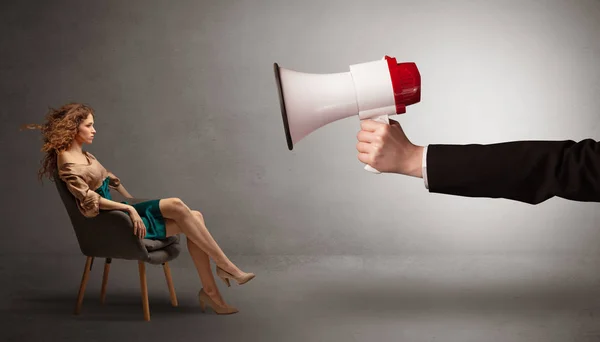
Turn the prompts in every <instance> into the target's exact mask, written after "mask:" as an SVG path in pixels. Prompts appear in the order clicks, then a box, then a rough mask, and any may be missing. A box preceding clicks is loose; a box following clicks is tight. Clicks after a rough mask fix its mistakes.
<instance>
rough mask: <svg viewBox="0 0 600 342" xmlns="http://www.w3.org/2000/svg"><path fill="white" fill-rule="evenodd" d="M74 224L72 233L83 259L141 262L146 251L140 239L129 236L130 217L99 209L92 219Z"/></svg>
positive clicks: (122, 213) (115, 211)
mask: <svg viewBox="0 0 600 342" xmlns="http://www.w3.org/2000/svg"><path fill="white" fill-rule="evenodd" d="M82 218H83V220H81V221H80V222H78V223H79V224H77V225H76V229H75V232H76V234H77V240H78V241H79V247H80V249H81V252H82V253H83V254H84V255H86V256H93V257H101V258H115V259H128V260H145V259H147V258H148V251H147V250H146V247H145V246H144V244H143V242H142V239H141V238H139V237H138V236H136V235H134V234H133V224H132V221H131V218H130V217H129V215H127V214H126V213H124V212H122V211H120V210H100V213H99V214H98V215H96V216H94V217H90V218H85V217H82Z"/></svg>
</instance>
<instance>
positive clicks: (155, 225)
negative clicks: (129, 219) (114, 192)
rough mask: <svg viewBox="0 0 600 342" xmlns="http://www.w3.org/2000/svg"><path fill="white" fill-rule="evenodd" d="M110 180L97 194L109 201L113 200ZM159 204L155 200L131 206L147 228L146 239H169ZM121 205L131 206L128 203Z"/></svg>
mask: <svg viewBox="0 0 600 342" xmlns="http://www.w3.org/2000/svg"><path fill="white" fill-rule="evenodd" d="M109 180H110V179H109V178H108V177H106V178H105V179H104V181H103V182H102V185H101V186H100V187H99V188H98V189H96V192H97V193H98V194H99V195H100V196H102V197H104V198H106V199H108V200H112V196H111V195H110V188H109V187H108V183H109ZM159 202H160V200H159V199H155V200H149V201H143V202H140V203H135V204H132V205H131V206H132V207H134V208H135V211H137V213H138V214H139V215H140V217H141V218H142V221H143V222H144V225H145V226H146V236H144V239H150V240H162V239H165V238H166V237H167V228H166V225H165V219H164V217H163V216H162V213H161V212H160V207H159V205H158V204H159ZM121 203H125V204H129V203H127V202H126V201H123V202H121Z"/></svg>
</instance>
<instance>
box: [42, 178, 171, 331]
mask: <svg viewBox="0 0 600 342" xmlns="http://www.w3.org/2000/svg"><path fill="white" fill-rule="evenodd" d="M54 183H55V184H56V188H57V189H58V192H59V194H60V198H61V199H62V201H63V204H64V206H65V208H66V210H67V213H68V215H69V218H70V220H71V224H72V226H73V229H74V230H75V235H76V236H77V242H78V243H79V248H80V250H81V252H82V253H83V255H85V256H86V257H87V259H86V261H85V268H84V270H83V276H82V278H81V284H80V286H79V293H78V295H77V304H76V305H75V312H74V313H75V314H76V315H77V314H79V313H80V311H81V305H82V303H83V295H84V293H85V287H86V284H87V281H88V277H89V273H90V271H91V270H92V264H93V262H94V258H105V263H104V274H103V276H102V287H101V291H100V302H101V303H102V304H104V300H105V298H106V284H107V282H108V273H109V271H110V264H111V261H112V259H125V260H137V261H138V269H139V275H140V286H141V293H142V307H143V311H144V319H145V320H146V321H150V306H149V303H148V286H147V282H146V263H148V264H152V265H158V264H162V266H163V270H164V273H165V277H166V280H167V286H168V288H169V293H170V296H171V305H172V306H177V297H176V295H175V288H174V287H173V280H172V278H171V270H170V268H169V263H168V262H169V261H171V260H173V259H175V258H177V257H178V256H179V253H180V252H181V247H180V244H179V235H175V236H170V237H167V238H166V239H164V240H148V239H141V238H139V237H137V236H135V235H134V234H133V225H132V223H131V218H130V217H129V215H128V214H126V213H125V212H123V211H120V210H102V211H101V212H100V214H98V215H97V216H95V217H91V218H88V217H85V216H83V214H81V212H80V211H79V209H78V208H77V203H76V199H75V197H74V196H73V195H72V194H71V193H70V192H69V190H68V188H67V185H66V184H65V183H64V182H63V181H62V180H61V179H60V178H59V176H58V172H57V171H55V172H54Z"/></svg>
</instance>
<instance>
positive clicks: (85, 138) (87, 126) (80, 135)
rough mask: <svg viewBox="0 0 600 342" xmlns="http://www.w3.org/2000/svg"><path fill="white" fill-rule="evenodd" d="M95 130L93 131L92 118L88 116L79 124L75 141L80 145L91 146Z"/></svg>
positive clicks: (90, 115)
mask: <svg viewBox="0 0 600 342" xmlns="http://www.w3.org/2000/svg"><path fill="white" fill-rule="evenodd" d="M95 134H96V130H95V129H94V116H93V115H92V114H88V116H87V118H86V119H85V120H83V121H82V122H81V124H79V127H78V129H77V135H76V136H75V139H76V140H77V141H78V142H80V143H81V144H91V143H92V141H93V140H94V135H95Z"/></svg>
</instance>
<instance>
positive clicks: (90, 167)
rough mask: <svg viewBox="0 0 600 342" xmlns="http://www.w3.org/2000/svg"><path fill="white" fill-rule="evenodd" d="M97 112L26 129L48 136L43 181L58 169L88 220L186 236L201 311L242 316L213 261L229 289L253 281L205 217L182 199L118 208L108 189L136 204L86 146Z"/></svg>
mask: <svg viewBox="0 0 600 342" xmlns="http://www.w3.org/2000/svg"><path fill="white" fill-rule="evenodd" d="M94 115H95V114H94V110H93V109H92V108H90V107H88V106H86V105H83V104H79V103H70V104H67V105H64V106H63V107H61V108H59V109H57V110H50V112H49V113H48V115H47V121H46V123H45V124H44V125H43V126H39V125H27V126H26V127H27V128H29V129H41V130H42V134H43V136H44V145H43V147H42V151H43V152H45V156H44V159H43V160H42V167H41V169H40V170H39V175H38V176H39V178H40V180H41V179H42V177H43V176H44V175H45V176H46V177H48V178H49V179H50V180H52V179H53V177H52V175H53V173H54V171H55V170H56V169H58V174H59V176H60V179H62V180H63V181H64V182H65V183H66V185H67V187H68V189H69V191H70V192H71V193H72V194H73V196H75V198H76V199H77V201H76V202H77V206H78V208H79V210H80V211H81V213H82V214H83V215H84V216H86V217H94V216H96V215H98V214H99V212H100V210H123V211H125V212H127V213H128V214H129V216H130V217H131V220H132V223H133V229H134V231H133V233H134V234H136V235H137V236H139V237H140V238H146V239H164V238H166V237H168V236H171V235H174V234H178V233H183V234H185V235H186V237H187V246H188V250H189V252H190V255H191V257H192V259H193V261H194V264H195V266H196V269H197V271H198V274H199V276H200V280H201V282H202V284H203V285H204V287H203V288H201V289H200V292H199V294H198V296H199V300H200V304H201V306H202V308H204V305H205V304H207V305H209V306H211V307H212V308H213V310H214V311H215V312H216V313H217V314H233V313H236V312H238V310H237V309H236V308H234V307H232V306H229V305H227V304H226V303H225V301H224V300H223V298H222V297H221V294H220V293H219V290H218V288H217V286H216V284H215V279H214V277H213V274H212V272H211V267H210V261H209V257H210V258H212V259H213V260H214V261H215V264H216V265H217V275H218V276H219V277H220V278H221V279H222V280H223V281H224V282H225V283H226V284H227V286H230V282H229V280H230V279H233V280H235V281H236V282H237V283H238V284H240V285H241V284H244V283H246V282H248V281H250V280H251V279H253V278H254V274H253V273H246V272H243V271H242V270H240V269H239V268H238V267H237V266H236V265H235V264H233V263H232V262H231V261H230V260H229V259H228V258H227V256H226V255H225V254H224V253H223V251H222V250H221V248H220V247H219V245H217V243H216V242H215V240H214V239H213V237H212V236H211V234H210V233H209V231H208V229H207V228H206V225H205V223H204V220H203V218H202V214H201V213H200V212H199V211H197V210H191V209H190V208H189V207H188V206H187V205H186V204H185V203H183V201H181V200H180V199H179V198H165V199H155V200H149V201H143V202H140V203H136V204H133V205H130V204H128V203H127V202H115V201H113V200H112V198H111V196H110V191H109V189H110V188H112V189H115V190H116V191H118V192H119V193H120V194H122V195H123V196H124V197H126V198H132V196H131V195H130V194H129V192H127V190H126V189H125V187H124V186H123V184H122V183H121V181H120V179H119V178H118V177H117V176H115V175H114V174H113V173H112V172H110V171H108V170H106V169H105V168H104V167H103V166H102V165H101V164H100V162H99V161H98V160H97V159H96V158H95V157H94V156H93V155H92V154H91V153H89V152H86V151H84V150H83V144H91V143H92V141H93V140H94V136H95V134H96V130H95V129H94Z"/></svg>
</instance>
